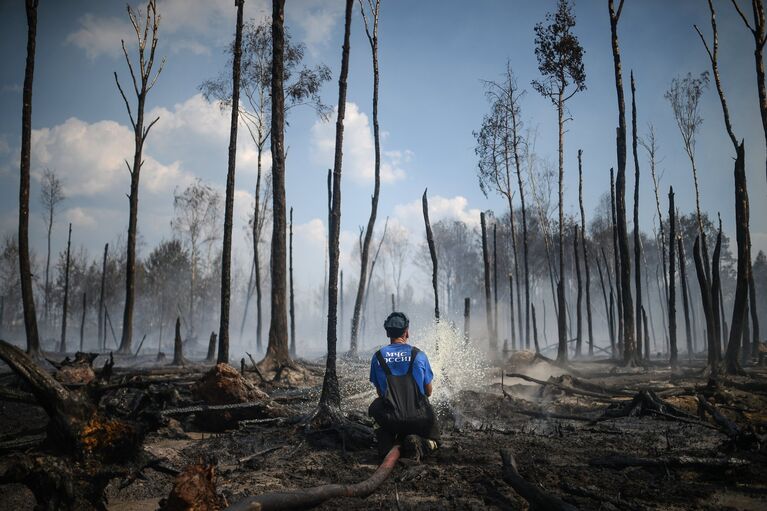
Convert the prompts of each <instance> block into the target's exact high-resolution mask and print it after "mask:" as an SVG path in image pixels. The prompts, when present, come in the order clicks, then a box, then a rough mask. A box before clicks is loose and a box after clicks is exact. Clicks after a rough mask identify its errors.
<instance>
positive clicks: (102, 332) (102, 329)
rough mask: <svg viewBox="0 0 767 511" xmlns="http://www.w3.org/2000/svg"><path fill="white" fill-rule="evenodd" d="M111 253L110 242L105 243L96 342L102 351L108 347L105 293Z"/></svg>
mask: <svg viewBox="0 0 767 511" xmlns="http://www.w3.org/2000/svg"><path fill="white" fill-rule="evenodd" d="M108 253H109V243H106V244H104V259H103V260H102V262H101V286H100V288H99V313H98V340H97V342H96V344H97V345H98V346H99V347H100V348H101V350H102V351H105V350H106V349H107V324H106V323H107V321H106V314H105V310H106V305H105V304H104V294H105V292H106V283H107V255H108Z"/></svg>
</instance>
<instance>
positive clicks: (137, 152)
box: [114, 0, 165, 355]
mask: <svg viewBox="0 0 767 511" xmlns="http://www.w3.org/2000/svg"><path fill="white" fill-rule="evenodd" d="M128 15H129V17H130V20H131V24H132V25H133V29H134V31H135V32H136V39H137V43H138V54H139V67H138V71H139V76H138V77H136V75H135V73H134V71H133V66H132V64H131V62H130V58H129V57H128V51H127V50H126V49H125V43H124V42H123V55H125V60H126V62H127V63H128V69H129V70H130V75H131V80H132V83H133V90H134V92H135V93H136V100H137V105H136V119H135V120H134V119H133V112H132V110H131V107H130V104H129V103H128V98H127V97H126V96H125V93H124V92H123V89H122V87H121V86H120V81H119V80H118V79H117V72H115V73H114V77H115V83H116V84H117V88H118V90H119V91H120V95H121V96H122V99H123V101H124V102H125V107H126V109H127V110H128V116H129V117H130V121H131V125H132V126H133V138H134V152H133V166H130V165H129V166H128V170H129V172H130V193H129V194H128V203H129V213H128V239H127V249H128V250H127V257H126V261H125V307H124V309H123V325H122V326H123V330H122V338H121V340H120V348H119V352H120V353H124V354H126V355H128V354H132V353H133V350H132V349H131V343H132V342H133V307H134V302H135V299H136V235H137V232H138V192H139V178H140V176H141V167H142V165H143V163H144V158H143V151H144V142H145V141H146V137H147V135H149V130H151V129H152V126H154V124H155V123H156V122H157V121H158V120H159V117H157V118H155V119H154V120H153V121H152V122H150V123H149V125H148V126H146V127H144V105H145V104H146V97H147V94H148V93H149V90H150V89H151V88H152V87H153V86H154V84H155V83H156V82H157V78H158V77H159V75H160V73H161V72H162V68H163V65H164V64H165V60H164V59H163V61H162V63H161V64H160V67H159V69H158V70H157V73H156V74H155V76H154V78H152V77H151V73H152V66H153V65H154V56H155V50H156V49H157V30H158V27H159V24H160V16H159V15H158V14H157V7H156V4H155V0H149V2H148V3H147V12H146V25H145V26H144V28H143V29H142V28H141V27H140V26H139V21H138V18H137V16H136V14H135V13H134V12H133V11H132V10H131V9H130V7H129V8H128ZM150 24H151V25H152V27H151V30H152V34H151V37H152V40H151V46H150V49H149V55H148V57H145V50H146V46H147V36H148V35H149V28H150V27H149V26H150Z"/></svg>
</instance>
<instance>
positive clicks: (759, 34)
mask: <svg viewBox="0 0 767 511" xmlns="http://www.w3.org/2000/svg"><path fill="white" fill-rule="evenodd" d="M733 5H734V6H735V8H736V9H737V11H738V14H740V16H741V18H742V19H743V21H744V22H745V24H746V26H747V27H748V28H749V29H750V30H751V32H752V33H753V35H754V41H755V45H756V49H755V53H754V57H755V59H756V70H757V76H758V77H759V78H760V80H759V81H758V92H759V105H760V112H761V115H762V123H763V126H764V130H765V139H766V140H767V93H766V92H765V84H764V62H763V59H762V50H763V47H764V43H765V41H767V38H766V37H765V34H764V30H765V29H764V26H765V20H764V6H763V3H762V0H753V1H752V7H753V11H754V21H755V25H756V29H753V28H751V27H750V24H749V22H748V19H747V18H746V17H745V15H744V14H743V12H742V11H741V10H740V8H739V6H738V4H737V2H735V1H734V0H733ZM708 8H709V12H710V13H711V32H712V35H713V41H712V44H711V46H709V44H708V42H707V41H706V38H705V37H704V36H703V34H702V33H701V31H700V29H699V28H698V27H697V26H695V31H696V32H697V33H698V35H699V36H700V40H701V42H702V43H703V47H704V48H705V49H706V53H707V54H708V58H709V61H710V62H711V71H712V73H713V75H714V83H715V84H716V91H717V93H718V95H719V102H720V104H721V106H722V117H723V119H724V126H725V129H726V130H727V135H728V136H729V138H730V141H731V142H732V144H733V147H734V149H735V153H736V160H735V213H736V238H737V242H738V268H737V277H736V290H735V304H734V305H733V316H732V321H731V326H732V329H731V330H730V336H729V340H728V345H727V353H726V369H727V372H728V373H731V374H734V373H738V372H739V371H740V366H739V363H738V353H737V350H738V349H739V348H740V336H739V337H738V341H737V345H733V343H732V339H733V335H734V333H733V331H732V330H734V329H735V328H736V325H735V323H736V322H738V326H737V328H738V330H739V331H740V332H742V331H744V327H743V326H742V321H745V318H743V319H741V315H743V314H745V313H744V312H743V311H744V310H746V309H748V308H749V307H748V306H746V305H745V304H744V303H743V302H744V300H743V297H742V296H740V294H739V293H742V292H743V289H741V279H742V278H747V279H748V280H747V282H746V286H747V287H748V290H747V292H748V298H749V300H750V309H751V323H752V330H753V343H754V345H756V343H757V342H759V319H758V315H757V313H756V308H755V307H756V288H755V285H754V278H753V271H752V268H751V234H750V232H749V229H748V223H749V212H748V190H747V188H746V176H745V173H743V174H742V175H741V169H740V168H739V164H740V165H742V166H745V162H742V161H739V160H740V159H741V154H740V153H741V151H742V150H743V148H742V146H741V145H739V144H738V139H737V137H736V136H735V132H734V131H733V128H732V122H731V120H730V111H729V108H728V106H727V99H726V97H725V94H724V89H723V87H722V80H721V77H720V74H719V61H718V54H719V34H718V29H717V23H716V11H715V10H714V4H713V3H712V1H711V0H709V1H708ZM743 172H745V171H743ZM742 231H743V232H742ZM741 242H743V243H746V244H747V246H745V247H741ZM741 256H745V257H746V259H745V261H744V262H745V264H746V266H747V267H746V268H741ZM742 273H745V277H744V275H743V274H742ZM739 299H740V301H739ZM740 309H743V310H740ZM723 321H724V319H723Z"/></svg>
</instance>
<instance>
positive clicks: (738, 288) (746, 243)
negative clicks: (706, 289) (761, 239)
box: [725, 143, 751, 374]
mask: <svg viewBox="0 0 767 511" xmlns="http://www.w3.org/2000/svg"><path fill="white" fill-rule="evenodd" d="M735 218H736V220H735V233H736V238H737V241H738V269H737V278H736V285H735V303H734V304H733V308H732V321H731V329H730V338H729V342H728V344H727V353H726V355H725V367H726V370H727V373H728V374H737V373H739V372H742V371H743V370H742V368H741V367H740V342H741V339H742V337H743V325H744V323H745V322H746V321H747V318H746V307H747V302H746V301H747V300H748V287H749V282H750V280H751V279H750V270H751V265H750V264H749V263H750V261H751V233H750V231H749V204H748V188H747V184H746V169H745V162H744V149H743V143H741V144H740V145H739V146H738V153H737V159H736V160H735Z"/></svg>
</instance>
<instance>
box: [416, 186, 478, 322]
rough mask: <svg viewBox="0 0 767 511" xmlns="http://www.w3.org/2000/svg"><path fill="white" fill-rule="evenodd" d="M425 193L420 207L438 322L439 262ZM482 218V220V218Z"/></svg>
mask: <svg viewBox="0 0 767 511" xmlns="http://www.w3.org/2000/svg"><path fill="white" fill-rule="evenodd" d="M427 191H428V189H427V190H424V191H423V197H421V206H422V209H423V223H424V226H425V228H426V243H427V244H428V245H429V256H430V257H431V286H432V288H433V289H434V319H435V320H437V321H439V292H438V291H437V276H438V274H439V272H438V269H439V261H438V260H437V247H436V246H435V245H434V234H433V233H432V230H431V222H429V199H428V198H427V196H426V192H427ZM483 215H484V213H483ZM482 218H483V219H484V216H483V217H482ZM483 222H484V220H483ZM482 225H483V229H484V225H485V224H484V223H483V224H482ZM483 233H484V231H483ZM483 235H484V234H483Z"/></svg>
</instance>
